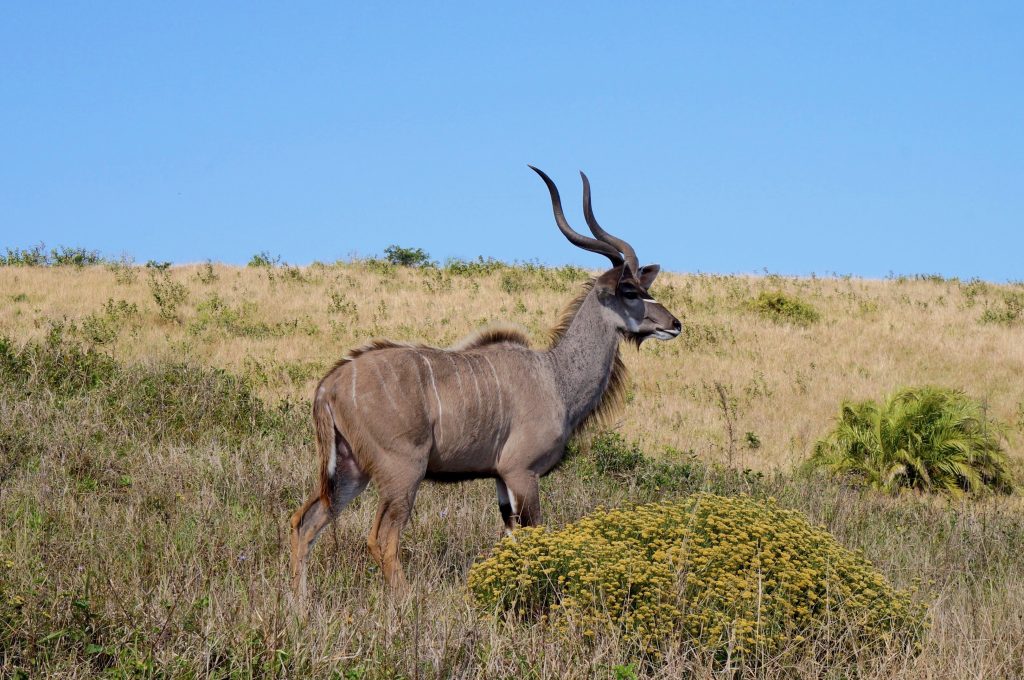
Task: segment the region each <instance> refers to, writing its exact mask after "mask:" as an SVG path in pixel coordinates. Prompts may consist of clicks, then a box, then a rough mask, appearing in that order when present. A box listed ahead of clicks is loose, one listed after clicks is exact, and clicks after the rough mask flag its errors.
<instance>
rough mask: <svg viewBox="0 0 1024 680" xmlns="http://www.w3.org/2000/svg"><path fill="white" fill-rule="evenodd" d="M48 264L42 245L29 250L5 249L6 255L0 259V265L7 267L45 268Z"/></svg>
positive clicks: (44, 248) (44, 247)
mask: <svg viewBox="0 0 1024 680" xmlns="http://www.w3.org/2000/svg"><path fill="white" fill-rule="evenodd" d="M49 263H50V262H49V258H48V257H47V255H46V246H45V245H44V244H42V243H40V244H39V245H37V246H32V247H31V248H24V249H22V248H7V254H6V255H4V256H3V257H0V264H2V265H4V266H8V267H45V266H46V265H48V264H49Z"/></svg>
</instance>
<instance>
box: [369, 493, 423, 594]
mask: <svg viewBox="0 0 1024 680" xmlns="http://www.w3.org/2000/svg"><path fill="white" fill-rule="evenodd" d="M418 486H419V479H417V480H416V483H415V485H414V486H413V487H412V488H411V489H409V488H401V489H397V488H388V487H387V486H382V487H381V489H380V505H379V506H378V507H377V517H376V519H374V521H373V527H371V529H370V535H369V537H368V538H367V539H366V545H367V547H368V548H369V549H370V555H371V556H373V559H374V560H375V561H376V562H377V564H378V565H380V570H381V572H382V573H383V575H384V580H385V581H386V582H387V584H388V585H389V586H391V587H393V588H396V589H399V590H401V589H403V588H405V586H406V585H407V582H406V580H405V575H404V574H403V573H402V564H401V562H400V561H399V559H398V545H399V539H400V538H401V536H402V529H403V528H404V527H405V525H406V522H408V521H409V516H410V515H411V514H412V506H413V503H414V502H415V501H416V490H417V488H418Z"/></svg>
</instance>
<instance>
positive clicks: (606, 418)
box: [548, 279, 640, 437]
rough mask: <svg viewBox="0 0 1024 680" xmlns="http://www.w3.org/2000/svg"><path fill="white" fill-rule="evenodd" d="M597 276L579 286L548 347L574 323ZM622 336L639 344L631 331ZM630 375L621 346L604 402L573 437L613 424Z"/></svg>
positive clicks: (586, 419)
mask: <svg viewBox="0 0 1024 680" xmlns="http://www.w3.org/2000/svg"><path fill="white" fill-rule="evenodd" d="M596 281H597V279H590V280H589V281H587V282H585V283H584V284H583V286H582V287H581V289H580V292H579V294H578V295H577V296H576V297H575V298H573V300H572V302H570V303H569V304H568V305H566V307H565V309H563V310H562V314H561V316H559V318H558V322H557V323H556V324H555V325H554V327H553V328H552V329H551V331H550V333H549V340H548V342H549V346H550V347H554V346H555V345H557V344H558V341H559V340H561V339H562V337H563V336H564V335H565V333H566V331H568V330H569V325H570V324H571V323H572V320H573V318H575V316H576V312H578V311H579V309H580V305H582V304H583V301H584V300H586V299H587V295H589V294H590V291H591V290H592V289H593V288H594V283H595V282H596ZM622 335H623V339H624V340H626V341H628V342H631V343H633V344H635V345H636V346H637V347H639V346H640V343H639V342H637V339H636V337H635V336H634V335H633V334H632V333H623V334H622ZM628 377H629V374H628V372H627V370H626V364H625V363H624V362H623V361H622V352H621V351H620V350H618V349H616V350H615V360H614V361H613V363H612V372H611V375H610V376H609V378H608V386H607V387H606V388H605V390H604V394H603V395H601V402H600V403H599V404H598V405H597V408H595V409H594V410H593V411H591V412H590V414H589V415H588V416H587V417H586V418H584V419H583V421H582V422H580V424H579V425H577V426H576V429H575V430H573V432H572V436H574V437H575V436H578V435H582V434H585V433H586V432H587V431H588V430H599V429H605V428H609V427H611V426H612V424H613V423H612V421H613V419H614V417H615V415H616V414H618V413H619V412H620V411H621V410H622V408H623V407H624V406H625V405H626V389H627V386H628V380H627V378H628Z"/></svg>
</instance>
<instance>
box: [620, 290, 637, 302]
mask: <svg viewBox="0 0 1024 680" xmlns="http://www.w3.org/2000/svg"><path fill="white" fill-rule="evenodd" d="M622 297H624V298H626V299H627V300H636V299H637V298H638V297H640V293H638V292H637V291H636V290H635V289H633V288H625V289H623V291H622Z"/></svg>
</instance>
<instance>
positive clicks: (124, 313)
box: [82, 298, 139, 345]
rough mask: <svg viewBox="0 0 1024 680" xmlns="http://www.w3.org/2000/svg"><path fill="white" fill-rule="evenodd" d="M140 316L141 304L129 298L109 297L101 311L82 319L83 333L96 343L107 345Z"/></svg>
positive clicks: (86, 337) (87, 338)
mask: <svg viewBox="0 0 1024 680" xmlns="http://www.w3.org/2000/svg"><path fill="white" fill-rule="evenodd" d="M138 317H139V306H138V305H136V304H135V303H134V302H128V301H127V300H118V301H117V302H114V298H109V299H108V300H107V302H106V304H104V305H103V307H101V308H100V309H99V311H96V312H93V313H92V314H89V315H88V316H86V317H85V318H84V319H83V320H82V335H83V336H84V337H85V339H86V340H88V341H89V342H91V343H93V344H95V345H106V344H109V343H111V342H113V341H114V340H116V339H117V336H118V335H119V334H120V333H121V330H122V329H123V328H124V327H125V326H127V325H129V324H132V323H133V322H135V320H136V319H138Z"/></svg>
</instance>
